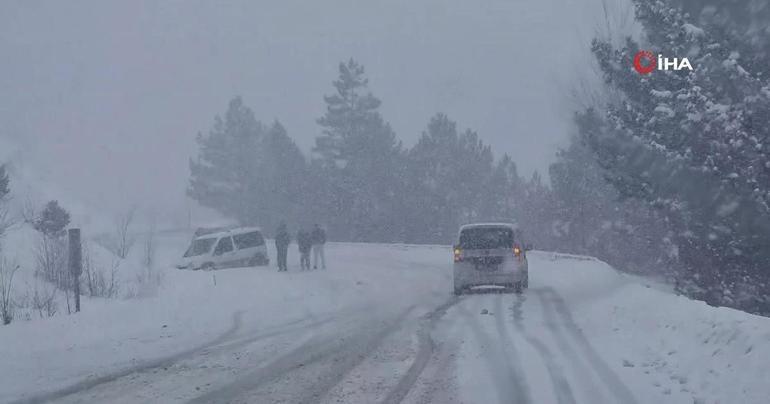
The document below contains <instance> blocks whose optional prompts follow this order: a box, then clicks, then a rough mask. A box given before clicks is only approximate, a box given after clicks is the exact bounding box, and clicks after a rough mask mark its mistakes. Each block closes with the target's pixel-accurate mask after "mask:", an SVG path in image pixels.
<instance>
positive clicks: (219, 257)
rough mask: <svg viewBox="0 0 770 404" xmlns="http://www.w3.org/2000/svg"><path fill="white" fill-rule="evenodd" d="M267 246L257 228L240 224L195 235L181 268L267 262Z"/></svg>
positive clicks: (222, 266)
mask: <svg viewBox="0 0 770 404" xmlns="http://www.w3.org/2000/svg"><path fill="white" fill-rule="evenodd" d="M268 264H270V259H269V258H268V256H267V246H266V245H265V238H264V237H263V236H262V231H261V230H260V229H259V228H257V227H240V228H235V229H230V230H224V231H219V232H216V233H209V234H202V235H199V236H197V237H195V238H194V239H193V240H192V242H191V243H190V247H188V248H187V252H185V253H184V256H182V260H181V262H180V263H179V264H177V266H176V267H177V268H179V269H216V268H226V267H242V266H257V265H268Z"/></svg>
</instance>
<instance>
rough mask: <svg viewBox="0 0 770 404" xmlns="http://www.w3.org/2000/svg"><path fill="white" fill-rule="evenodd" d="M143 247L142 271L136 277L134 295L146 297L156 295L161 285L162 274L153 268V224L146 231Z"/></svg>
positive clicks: (154, 246)
mask: <svg viewBox="0 0 770 404" xmlns="http://www.w3.org/2000/svg"><path fill="white" fill-rule="evenodd" d="M143 247H144V250H143V253H144V255H143V257H142V271H141V272H140V273H139V274H137V276H136V283H137V288H138V290H137V291H136V294H137V295H140V296H148V295H152V294H154V293H156V292H157V290H158V287H160V284H161V283H162V274H161V273H160V272H159V271H157V268H156V267H155V250H156V240H155V224H154V222H153V224H152V225H151V226H150V229H149V230H148V231H147V237H146V238H145V240H144V245H143Z"/></svg>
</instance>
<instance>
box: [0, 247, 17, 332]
mask: <svg viewBox="0 0 770 404" xmlns="http://www.w3.org/2000/svg"><path fill="white" fill-rule="evenodd" d="M18 269H19V266H18V265H16V263H8V261H6V260H5V259H4V258H3V259H0V318H1V319H2V321H3V324H4V325H5V324H10V323H11V321H13V296H12V294H13V276H14V275H15V274H16V271H17V270H18Z"/></svg>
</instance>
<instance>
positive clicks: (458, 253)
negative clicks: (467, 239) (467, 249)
mask: <svg viewBox="0 0 770 404" xmlns="http://www.w3.org/2000/svg"><path fill="white" fill-rule="evenodd" d="M454 257H455V262H460V261H462V260H463V250H461V249H460V248H455V249H454Z"/></svg>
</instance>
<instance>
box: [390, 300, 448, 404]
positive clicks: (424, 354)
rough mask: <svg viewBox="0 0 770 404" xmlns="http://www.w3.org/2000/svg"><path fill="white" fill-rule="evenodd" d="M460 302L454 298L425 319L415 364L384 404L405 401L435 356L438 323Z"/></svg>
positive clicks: (418, 332) (421, 328)
mask: <svg viewBox="0 0 770 404" xmlns="http://www.w3.org/2000/svg"><path fill="white" fill-rule="evenodd" d="M458 302H460V299H459V298H458V297H457V296H452V298H451V299H449V300H448V301H447V302H446V303H444V304H442V305H441V306H439V307H437V308H436V309H434V310H433V311H431V312H430V313H428V314H426V315H425V316H424V317H423V323H422V324H421V326H420V329H419V330H418V331H417V338H418V340H419V348H418V350H417V354H416V355H415V358H414V362H412V365H411V366H410V367H409V369H408V370H407V371H406V374H404V376H403V377H401V379H400V380H399V381H398V384H396V387H394V388H393V389H392V390H391V391H390V393H388V395H387V396H386V397H385V399H384V400H382V403H383V404H397V403H400V402H401V401H403V400H404V398H405V397H406V395H407V394H409V391H410V390H411V389H412V387H414V384H415V383H416V382H417V379H418V378H419V377H420V375H421V374H422V372H423V371H424V370H425V367H426V366H427V365H428V362H429V361H430V358H431V357H432V356H433V352H434V349H435V346H436V344H435V341H434V340H433V338H432V336H431V332H432V331H433V328H434V326H435V325H436V322H438V320H440V319H441V318H442V317H443V316H444V315H445V314H446V312H447V311H448V310H449V309H450V308H451V307H452V306H454V305H455V304H457V303H458Z"/></svg>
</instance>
